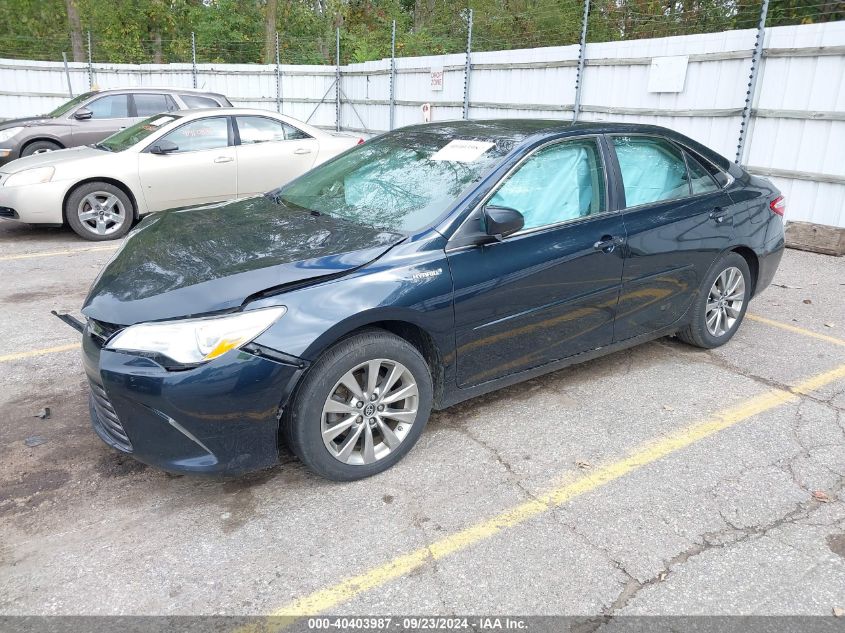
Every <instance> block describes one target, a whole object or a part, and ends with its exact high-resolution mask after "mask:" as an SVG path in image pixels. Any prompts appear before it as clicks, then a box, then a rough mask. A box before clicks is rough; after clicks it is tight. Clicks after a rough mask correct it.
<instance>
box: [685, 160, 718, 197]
mask: <svg viewBox="0 0 845 633" xmlns="http://www.w3.org/2000/svg"><path fill="white" fill-rule="evenodd" d="M684 155H685V156H686V159H687V167H688V168H689V179H690V180H689V181H690V186H691V187H692V195H696V194H699V193H707V192H709V191H718V190H719V185H717V184H716V181H715V180H713V178H712V176H710V174H709V173H708V172H707V170H706V169H704V167H702V166H701V164H700V163H699V162H698V161H697V160H695V159H694V158H693V157H692V156H690V155H689V154H688V153H686V152H684Z"/></svg>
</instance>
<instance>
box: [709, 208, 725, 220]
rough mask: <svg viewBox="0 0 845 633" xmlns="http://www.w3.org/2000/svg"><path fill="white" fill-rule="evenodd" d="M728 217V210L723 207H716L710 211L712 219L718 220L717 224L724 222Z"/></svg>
mask: <svg viewBox="0 0 845 633" xmlns="http://www.w3.org/2000/svg"><path fill="white" fill-rule="evenodd" d="M727 217H728V214H727V212H726V211H725V210H724V209H722V208H721V207H716V208H715V209H713V210H712V211H711V212H710V219H711V220H716V223H717V224H721V223H722V222H724V221H725V218H727Z"/></svg>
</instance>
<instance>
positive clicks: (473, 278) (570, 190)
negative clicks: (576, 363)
mask: <svg viewBox="0 0 845 633" xmlns="http://www.w3.org/2000/svg"><path fill="white" fill-rule="evenodd" d="M605 173H606V172H605V169H604V166H603V160H602V156H601V151H600V149H599V145H598V143H597V140H596V139H594V138H580V139H574V140H565V141H560V142H554V143H552V144H549V145H545V146H543V147H541V148H540V149H538V150H536V151H535V152H534V153H532V154H531V155H530V156H529V157H528V158H527V159H525V160H524V161H523V162H522V163H521V164H520V165H519V166H518V167H517V169H516V170H515V171H513V172H512V173H511V174H510V175H509V176H508V177H506V179H505V180H504V182H503V183H502V184H500V185H499V186H498V188H497V190H496V191H495V193H494V194H493V195H492V197H490V198H489V200H488V201H487V203H486V204H487V205H490V206H503V207H510V208H513V209H516V210H518V211H520V212H521V213H522V214H523V216H524V217H525V226H524V228H523V229H522V230H521V231H519V232H517V233H515V234H513V235H511V236H509V237H506V238H504V239H503V240H501V241H497V242H493V243H488V244H484V245H470V246H461V247H457V248H451V249H447V250H448V252H447V255H448V259H449V266H450V269H451V273H452V278H453V282H454V297H455V300H454V301H455V326H456V349H457V364H458V384H459V385H460V386H471V385H477V384H480V383H483V382H486V381H489V380H493V379H496V378H501V377H503V376H506V375H509V374H513V373H516V372H519V371H522V370H525V369H529V368H532V367H536V366H539V365H543V364H545V363H548V362H550V361H554V360H558V359H562V358H566V357H568V356H572V355H575V354H578V353H580V352H585V351H588V350H591V349H595V348H597V347H601V346H604V345H608V344H609V343H610V342H611V341H612V340H613V321H614V316H615V312H616V302H617V298H618V295H619V288H620V283H621V278H622V252H623V247H624V241H625V229H624V225H623V223H622V217H621V214H619V213H614V212H610V211H608V208H609V207H608V201H607V186H606V178H605ZM481 218H482V215H481V213H480V210H476V212H475V213H474V214H473V215H472V216H470V218H469V220H468V221H467V223H466V224H465V225H464V227H462V229H461V230H460V231H459V232H458V234H456V235H460V234H461V233H463V232H464V231H465V230H467V227H469V230H470V231H472V230H475V229H474V225H478V224H479V223H480V222H483V220H482V219H481ZM478 228H479V229H480V228H481V227H478ZM479 232H480V231H479ZM454 242H455V240H454V239H453V241H452V242H451V243H454Z"/></svg>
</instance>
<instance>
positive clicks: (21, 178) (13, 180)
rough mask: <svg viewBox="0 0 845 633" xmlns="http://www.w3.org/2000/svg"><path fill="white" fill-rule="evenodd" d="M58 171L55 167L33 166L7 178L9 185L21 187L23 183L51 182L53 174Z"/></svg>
mask: <svg viewBox="0 0 845 633" xmlns="http://www.w3.org/2000/svg"><path fill="white" fill-rule="evenodd" d="M54 173H56V170H55V168H53V167H33V168H32V169H24V170H23V171H19V172H18V173H16V174H12V175H11V176H9V177H8V178H6V182H5V185H6V186H7V187H20V186H21V185H37V184H39V183H42V182H50V180H52V178H53V174H54Z"/></svg>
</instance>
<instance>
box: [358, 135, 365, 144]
mask: <svg viewBox="0 0 845 633" xmlns="http://www.w3.org/2000/svg"><path fill="white" fill-rule="evenodd" d="M357 144H358V145H363V144H364V139H363V137H362V138H359V139H358V143H357Z"/></svg>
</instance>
